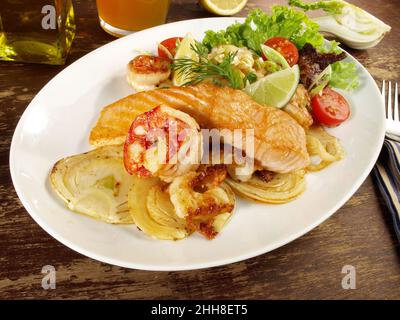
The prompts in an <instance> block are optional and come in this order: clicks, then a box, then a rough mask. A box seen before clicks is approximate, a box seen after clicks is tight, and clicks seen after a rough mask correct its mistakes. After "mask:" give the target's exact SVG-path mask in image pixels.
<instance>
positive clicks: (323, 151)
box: [306, 126, 345, 171]
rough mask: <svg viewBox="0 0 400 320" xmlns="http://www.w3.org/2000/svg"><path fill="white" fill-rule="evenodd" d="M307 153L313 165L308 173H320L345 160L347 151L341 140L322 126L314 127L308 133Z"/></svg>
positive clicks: (309, 167) (308, 168)
mask: <svg viewBox="0 0 400 320" xmlns="http://www.w3.org/2000/svg"><path fill="white" fill-rule="evenodd" d="M306 138H307V151H308V153H309V155H310V158H311V164H310V165H309V166H308V167H307V168H306V169H307V171H320V170H322V169H324V168H325V167H327V166H329V165H330V164H331V163H333V162H335V161H339V160H341V159H343V158H344V156H345V151H344V149H343V147H342V146H341V145H340V143H339V140H338V139H337V138H336V137H334V136H331V135H330V134H329V133H328V132H326V131H325V130H324V129H323V128H322V127H320V126H312V127H311V128H310V129H309V130H307V131H306Z"/></svg>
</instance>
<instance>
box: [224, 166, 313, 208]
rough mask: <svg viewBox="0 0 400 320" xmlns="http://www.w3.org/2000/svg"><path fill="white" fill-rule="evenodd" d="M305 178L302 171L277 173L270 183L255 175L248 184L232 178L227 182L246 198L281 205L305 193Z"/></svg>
mask: <svg viewBox="0 0 400 320" xmlns="http://www.w3.org/2000/svg"><path fill="white" fill-rule="evenodd" d="M304 176H305V172H304V171H303V170H301V171H297V172H291V173H285V174H281V173H276V174H275V175H274V177H273V178H272V179H271V180H270V181H268V182H266V181H264V180H262V179H261V178H259V177H258V176H257V175H255V174H253V176H252V177H251V179H250V180H248V181H246V182H241V181H236V180H234V179H232V178H228V179H226V182H227V183H228V184H229V185H230V186H231V187H232V189H233V191H234V192H235V193H237V194H239V195H241V196H243V197H245V198H249V199H252V200H256V201H260V202H264V203H272V204H279V203H286V202H289V201H292V200H294V199H295V198H297V197H298V196H299V195H300V194H302V193H303V192H304V190H305V188H306V183H305V178H304Z"/></svg>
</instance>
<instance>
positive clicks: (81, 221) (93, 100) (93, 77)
mask: <svg viewBox="0 0 400 320" xmlns="http://www.w3.org/2000/svg"><path fill="white" fill-rule="evenodd" d="M236 20H240V19H237V18H236V19H235V18H209V19H197V20H187V21H181V22H176V23H171V24H167V25H163V26H159V27H155V28H152V29H148V30H145V31H141V32H138V33H135V34H132V35H130V36H128V37H125V38H122V39H118V40H116V41H113V42H111V43H109V44H107V45H105V46H103V47H101V48H99V49H97V50H95V51H93V52H91V53H89V54H87V55H86V56H84V57H83V58H81V59H79V60H78V61H76V62H74V63H73V64H71V65H70V66H69V67H68V68H66V69H64V70H63V71H62V72H60V73H59V74H58V75H57V76H56V77H54V79H52V80H51V81H50V82H49V83H48V84H47V85H46V86H45V87H44V88H43V89H42V90H41V91H40V92H39V93H38V94H37V96H36V97H35V98H34V99H33V100H32V102H31V103H30V105H29V106H28V108H27V109H26V111H25V112H24V114H23V116H22V117H21V119H20V121H19V123H18V126H17V128H16V130H15V133H14V137H13V140H12V144H11V150H10V168H11V169H10V170H11V175H12V179H13V182H14V186H15V189H16V191H17V193H18V196H19V198H20V199H21V201H22V203H23V205H24V206H25V208H26V209H27V211H28V212H29V213H30V215H31V216H32V217H33V219H35V221H36V222H37V223H38V224H39V225H40V226H41V227H42V228H43V229H44V230H46V231H47V232H48V233H49V234H50V235H52V236H53V237H54V238H56V239H57V240H58V241H60V242H62V243H63V244H65V245H66V246H68V247H70V248H71V249H73V250H75V251H78V252H80V253H81V254H84V255H86V256H88V257H91V258H93V259H96V260H100V261H103V262H106V263H110V264H114V265H118V266H123V267H127V268H135V269H146V270H188V269H199V268H205V267H212V266H218V265H224V264H228V263H232V262H236V261H240V260H244V259H247V258H251V257H254V256H257V255H259V254H262V253H266V252H268V251H271V250H273V249H275V248H278V247H280V246H283V245H284V244H286V243H288V242H290V241H292V240H294V239H296V238H298V237H300V236H301V235H303V234H305V233H306V232H308V231H310V230H311V229H313V228H315V227H316V226H317V225H319V224H320V223H322V222H323V221H324V220H325V219H327V218H328V217H329V216H331V215H332V214H333V213H334V212H335V211H336V210H338V209H339V208H340V207H341V206H342V205H343V204H344V203H345V202H346V201H347V200H348V199H349V198H350V197H351V196H352V195H353V194H354V193H355V191H356V190H357V189H358V188H359V187H360V185H361V183H362V182H363V181H364V179H365V178H366V177H367V175H368V174H369V172H370V171H371V169H372V167H373V165H374V163H375V161H376V159H377V157H378V154H379V151H380V149H381V146H382V142H383V138H384V109H383V101H382V99H381V96H380V94H379V90H378V88H377V86H376V84H375V81H374V80H373V79H372V77H371V75H370V74H369V73H368V72H367V71H366V70H365V68H363V67H362V66H361V65H360V64H359V63H358V62H357V65H358V68H359V73H360V76H361V80H362V83H363V84H362V86H361V87H360V88H359V89H358V90H357V91H356V92H354V93H352V94H351V95H349V94H347V95H346V96H347V99H348V101H349V102H350V104H351V106H352V114H351V118H350V119H349V120H348V121H346V122H345V123H344V124H343V125H341V126H340V127H338V128H335V129H333V130H331V132H332V133H333V134H334V135H335V136H337V137H339V138H340V139H341V142H342V144H343V146H344V148H345V149H346V151H347V156H346V158H345V159H344V160H342V161H340V162H337V163H335V164H333V165H331V166H330V167H328V168H327V169H326V170H323V171H322V172H318V173H315V174H309V175H308V176H307V191H306V192H305V193H304V194H303V195H302V196H301V197H300V198H299V199H297V200H295V201H293V202H290V203H288V204H285V205H262V204H256V203H253V202H248V201H243V200H238V204H237V208H236V212H235V214H234V217H233V218H232V220H231V221H230V223H229V224H228V225H227V226H226V227H225V229H224V230H223V232H222V233H221V234H220V235H219V236H218V237H217V238H216V239H215V240H213V241H208V240H205V239H204V238H202V237H201V236H198V235H193V236H191V237H190V238H188V239H186V240H183V241H177V242H172V241H157V240H153V239H150V238H149V237H147V236H146V235H144V234H143V233H142V232H140V231H139V230H138V229H137V228H136V227H135V226H113V225H107V224H105V223H102V222H98V221H95V220H92V219H90V218H87V217H84V216H81V215H78V214H74V213H72V212H70V211H69V210H67V209H66V207H65V206H64V204H63V203H62V202H61V201H60V200H59V199H58V198H57V196H56V195H55V194H54V193H53V191H52V190H51V188H50V186H49V182H48V175H49V171H50V169H51V168H52V166H53V164H54V163H55V162H56V161H57V160H58V159H60V158H63V157H65V156H69V155H73V154H76V153H81V152H84V151H87V150H89V148H90V146H89V144H88V135H89V131H90V129H91V128H92V127H93V125H94V124H95V121H96V119H97V117H98V115H99V112H100V110H101V109H102V108H103V107H104V106H106V105H107V104H109V103H111V102H113V101H115V100H117V99H119V98H122V97H124V96H126V95H128V94H130V93H132V91H131V89H130V87H129V86H128V85H127V83H126V81H125V66H126V64H127V62H128V61H129V60H130V59H132V57H133V56H134V55H136V54H138V52H137V51H136V50H148V51H155V49H156V43H157V42H158V41H161V40H163V39H165V38H168V37H172V36H184V35H185V34H186V33H187V32H188V31H190V32H192V34H193V35H194V36H195V38H197V39H202V37H203V36H204V31H206V30H208V29H214V30H219V29H222V28H225V27H227V26H228V25H230V24H232V23H233V22H235V21H236ZM349 59H351V60H354V59H353V58H349ZM354 61H355V60H354ZM355 227H356V226H355Z"/></svg>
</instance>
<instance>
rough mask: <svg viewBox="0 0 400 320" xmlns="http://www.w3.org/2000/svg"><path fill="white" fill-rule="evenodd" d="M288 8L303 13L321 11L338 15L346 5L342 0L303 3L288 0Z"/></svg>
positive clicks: (296, 0) (299, 0)
mask: <svg viewBox="0 0 400 320" xmlns="http://www.w3.org/2000/svg"><path fill="white" fill-rule="evenodd" d="M289 5H290V6H295V7H298V8H300V9H303V10H304V11H308V10H318V9H322V10H324V11H325V12H327V13H330V14H340V13H341V12H342V9H343V8H344V7H345V6H346V3H345V2H344V1H342V0H325V1H316V2H310V3H305V2H304V1H301V0H289Z"/></svg>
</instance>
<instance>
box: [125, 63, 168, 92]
mask: <svg viewBox="0 0 400 320" xmlns="http://www.w3.org/2000/svg"><path fill="white" fill-rule="evenodd" d="M170 65H171V63H170V61H168V60H167V59H164V58H160V57H154V56H149V55H140V56H137V57H135V58H134V59H133V60H131V61H130V62H129V63H128V67H127V74H126V79H127V81H128V83H129V84H130V85H131V86H132V87H133V88H134V89H135V90H136V91H144V90H151V89H154V88H155V87H156V86H157V85H159V84H160V83H161V82H163V81H165V80H167V79H168V78H169V76H170V74H171V69H170Z"/></svg>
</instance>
